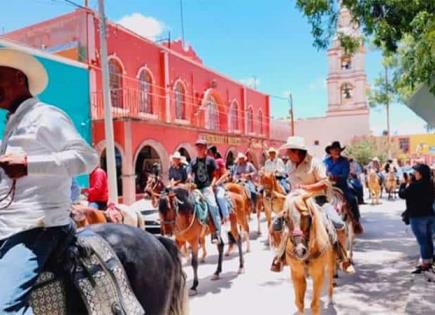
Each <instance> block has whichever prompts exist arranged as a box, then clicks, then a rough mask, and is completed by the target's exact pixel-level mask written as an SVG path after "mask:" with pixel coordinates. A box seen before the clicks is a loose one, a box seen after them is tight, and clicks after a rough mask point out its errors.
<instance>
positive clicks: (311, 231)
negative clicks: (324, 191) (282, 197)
mask: <svg viewBox="0 0 435 315" xmlns="http://www.w3.org/2000/svg"><path fill="white" fill-rule="evenodd" d="M301 204H302V206H301ZM300 208H304V209H300ZM295 213H298V214H299V215H300V222H299V223H300V224H297V223H295V222H296V221H295V219H294V218H295ZM281 216H282V217H283V219H284V221H285V223H286V230H285V231H283V232H281V235H280V236H279V237H277V235H276V234H275V237H274V239H275V242H276V241H281V240H280V238H283V240H284V242H280V244H281V247H282V248H281V250H282V251H283V252H285V257H286V262H287V264H288V265H289V266H290V270H291V276H292V280H293V284H294V290H295V303H296V307H297V309H298V314H304V309H305V306H304V305H305V292H306V288H307V281H306V278H307V275H310V276H311V278H312V279H313V297H312V302H311V310H312V314H314V315H319V314H320V295H321V293H322V288H323V282H324V278H325V276H327V279H328V296H329V302H332V296H333V289H334V288H333V284H334V274H335V263H336V256H335V253H334V250H333V247H332V243H331V241H330V239H329V236H328V233H327V231H326V228H325V225H324V223H323V222H324V221H323V218H322V215H321V213H320V212H319V210H318V209H317V207H316V205H315V201H314V200H313V198H310V195H304V194H301V193H300V192H294V193H292V194H290V195H289V196H287V198H286V201H285V204H284V211H283V212H282V214H281ZM299 229H300V231H301V232H302V234H299V233H296V231H298V230H299ZM275 244H276V243H275Z"/></svg>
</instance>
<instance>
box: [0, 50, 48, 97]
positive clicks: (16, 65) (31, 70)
mask: <svg viewBox="0 0 435 315" xmlns="http://www.w3.org/2000/svg"><path fill="white" fill-rule="evenodd" d="M0 66H3V67H9V68H13V69H17V70H20V71H21V72H23V73H24V74H25V75H26V77H27V81H28V83H29V91H30V93H31V94H32V95H33V96H36V95H38V94H41V93H42V92H43V91H44V90H45V88H46V87H47V84H48V74H47V71H46V70H45V67H44V66H43V65H42V63H41V62H39V61H38V60H37V59H36V58H35V57H33V56H32V55H30V54H28V53H25V52H22V51H19V50H16V49H12V48H0Z"/></svg>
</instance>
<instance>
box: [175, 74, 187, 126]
mask: <svg viewBox="0 0 435 315" xmlns="http://www.w3.org/2000/svg"><path fill="white" fill-rule="evenodd" d="M174 94H175V119H186V103H185V97H186V91H185V89H184V86H183V85H182V84H181V83H180V82H177V84H176V85H175V89H174Z"/></svg>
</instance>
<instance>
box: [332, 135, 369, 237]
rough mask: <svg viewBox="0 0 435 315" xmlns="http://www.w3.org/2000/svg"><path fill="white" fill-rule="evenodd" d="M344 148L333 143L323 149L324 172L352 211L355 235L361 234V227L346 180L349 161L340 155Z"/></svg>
mask: <svg viewBox="0 0 435 315" xmlns="http://www.w3.org/2000/svg"><path fill="white" fill-rule="evenodd" d="M344 149H345V147H341V144H340V142H339V141H334V142H332V143H331V144H330V145H328V146H327V147H326V148H325V151H326V153H327V154H328V157H327V158H326V159H325V160H324V163H325V166H326V172H327V175H328V177H329V179H330V180H331V182H333V183H334V185H335V186H336V187H337V188H339V189H340V190H341V191H342V192H343V194H344V197H345V198H346V200H347V202H348V203H349V205H350V208H351V210H352V216H353V218H352V219H353V222H354V230H355V233H356V234H360V233H362V226H361V224H360V222H359V220H360V212H359V206H358V201H357V198H356V196H355V195H354V194H353V192H352V190H351V189H350V188H349V184H348V179H349V172H350V164H349V160H348V159H347V158H345V157H344V156H342V155H341V153H342V152H343V151H344Z"/></svg>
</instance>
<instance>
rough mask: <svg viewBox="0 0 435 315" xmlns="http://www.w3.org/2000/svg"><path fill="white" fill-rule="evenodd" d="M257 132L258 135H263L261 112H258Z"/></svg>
mask: <svg viewBox="0 0 435 315" xmlns="http://www.w3.org/2000/svg"><path fill="white" fill-rule="evenodd" d="M258 132H259V133H260V135H263V134H264V130H263V113H262V112H261V110H260V111H259V112H258Z"/></svg>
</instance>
